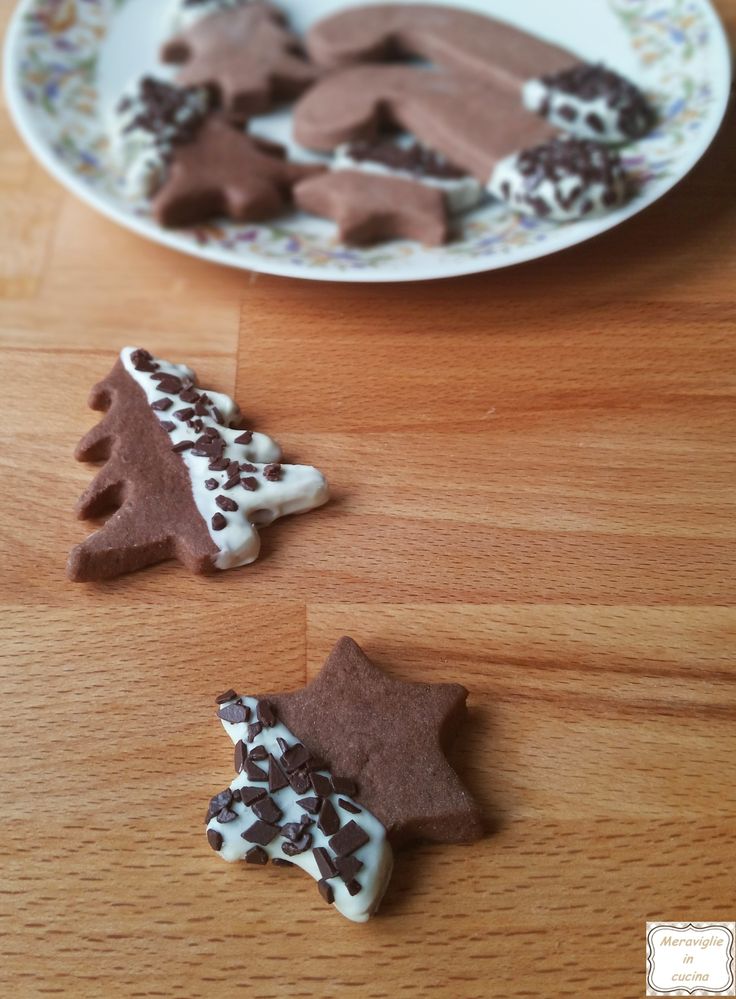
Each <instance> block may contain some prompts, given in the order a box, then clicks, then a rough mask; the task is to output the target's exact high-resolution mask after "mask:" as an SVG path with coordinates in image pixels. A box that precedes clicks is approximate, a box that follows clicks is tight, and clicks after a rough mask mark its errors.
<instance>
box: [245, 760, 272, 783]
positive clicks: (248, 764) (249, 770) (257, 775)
mask: <svg viewBox="0 0 736 999" xmlns="http://www.w3.org/2000/svg"><path fill="white" fill-rule="evenodd" d="M245 773H246V775H247V777H248V780H252V781H256V783H257V782H258V781H264V782H265V781H267V780H268V774H267V773H266V771H265V770H262V769H261V768H260V767H259V766H258V765H257V764H256V763H254V762H253V760H246V761H245Z"/></svg>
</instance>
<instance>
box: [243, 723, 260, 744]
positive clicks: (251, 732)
mask: <svg viewBox="0 0 736 999" xmlns="http://www.w3.org/2000/svg"><path fill="white" fill-rule="evenodd" d="M262 731H263V725H261V723H260V722H251V724H250V725H249V726H248V728H247V730H246V734H245V738H246V739H247V741H248V742H253V740H254V739H256V738H258V736H259V735H260V734H261V732H262Z"/></svg>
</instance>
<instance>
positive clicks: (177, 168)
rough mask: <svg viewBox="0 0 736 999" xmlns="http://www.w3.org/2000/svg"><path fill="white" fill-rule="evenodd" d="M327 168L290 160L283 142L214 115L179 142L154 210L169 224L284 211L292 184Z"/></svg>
mask: <svg viewBox="0 0 736 999" xmlns="http://www.w3.org/2000/svg"><path fill="white" fill-rule="evenodd" d="M323 170H324V167H322V166H319V165H311V164H300V163H290V162H288V160H286V159H285V157H284V152H283V149H281V147H279V146H276V145H275V144H273V143H270V142H265V141H263V140H260V139H256V138H254V137H253V136H250V135H246V134H245V133H243V132H240V131H238V130H236V129H235V128H232V127H231V126H230V125H228V124H227V123H226V122H224V121H221V120H219V119H213V120H210V121H208V122H206V123H205V124H204V125H203V126H202V128H201V129H200V130H199V132H198V133H197V135H196V137H195V138H194V139H193V140H192V141H191V142H188V143H185V144H183V145H180V146H176V147H175V148H174V150H173V151H172V154H171V162H170V165H169V169H168V174H167V176H166V179H165V181H164V183H163V185H162V187H161V188H160V189H159V191H158V192H157V194H156V196H155V198H154V202H153V210H154V214H155V215H156V218H157V219H158V221H159V222H160V223H161V225H164V226H170V227H176V226H187V225H195V224H197V223H198V222H204V221H206V220H207V219H210V218H212V217H214V216H218V215H226V216H228V217H229V218H231V219H234V220H235V221H238V222H245V221H262V220H264V219H269V218H273V217H274V216H276V215H280V214H281V213H282V212H283V211H284V210H285V208H286V207H287V205H289V204H290V203H291V201H292V188H293V186H294V184H296V183H297V182H298V181H300V180H303V179H304V178H305V177H311V176H313V175H314V174H317V173H321V172H323Z"/></svg>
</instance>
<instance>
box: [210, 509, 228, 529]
mask: <svg viewBox="0 0 736 999" xmlns="http://www.w3.org/2000/svg"><path fill="white" fill-rule="evenodd" d="M226 527H227V521H226V520H225V518H224V517H223V516H222V514H221V513H216V514H215V515H214V517H213V518H212V530H213V531H224V530H225V528H226Z"/></svg>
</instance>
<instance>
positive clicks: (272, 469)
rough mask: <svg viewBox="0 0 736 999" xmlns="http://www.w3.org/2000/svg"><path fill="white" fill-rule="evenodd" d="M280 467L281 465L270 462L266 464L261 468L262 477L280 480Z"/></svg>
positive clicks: (271, 480) (272, 480)
mask: <svg viewBox="0 0 736 999" xmlns="http://www.w3.org/2000/svg"><path fill="white" fill-rule="evenodd" d="M281 473H282V468H281V465H278V464H275V463H274V464H271V465H266V467H265V468H264V469H263V477H264V479H268V481H269V482H280V481H281Z"/></svg>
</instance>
